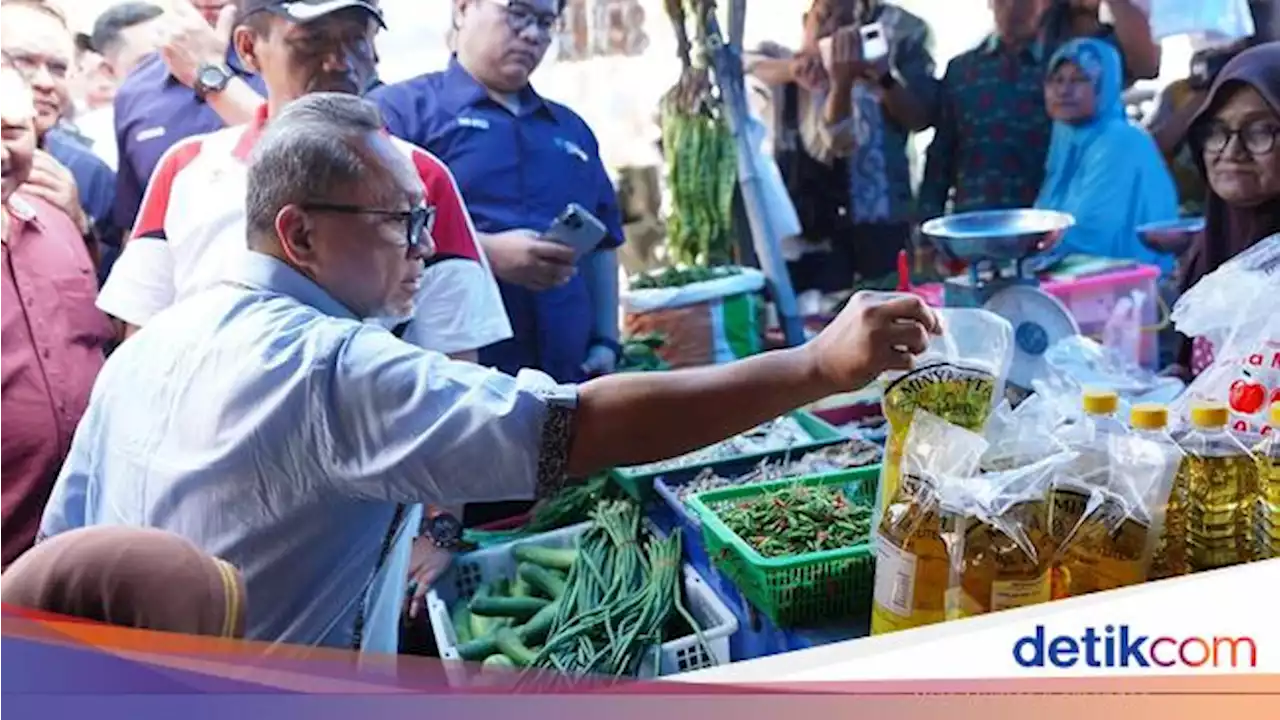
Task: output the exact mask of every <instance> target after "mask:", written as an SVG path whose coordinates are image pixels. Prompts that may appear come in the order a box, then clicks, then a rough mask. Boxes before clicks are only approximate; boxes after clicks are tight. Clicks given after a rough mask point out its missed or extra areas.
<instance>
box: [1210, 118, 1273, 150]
mask: <svg viewBox="0 0 1280 720" xmlns="http://www.w3.org/2000/svg"><path fill="white" fill-rule="evenodd" d="M1277 136H1280V125H1276V124H1275V123H1274V122H1272V121H1270V120H1259V121H1257V122H1252V123H1249V124H1248V125H1245V126H1244V127H1240V128H1235V129H1232V128H1229V127H1227V126H1226V125H1224V124H1222V123H1213V124H1211V125H1209V127H1208V128H1206V129H1205V131H1204V134H1203V135H1202V136H1201V142H1203V143H1204V149H1205V150H1206V151H1207V152H1211V153H1221V152H1223V151H1225V150H1226V149H1227V146H1228V145H1230V144H1231V140H1232V138H1237V137H1238V138H1240V142H1241V143H1242V144H1243V145H1244V149H1245V150H1248V151H1249V154H1250V155H1266V154H1267V153H1269V152H1271V151H1272V150H1274V149H1275V147H1276V137H1277Z"/></svg>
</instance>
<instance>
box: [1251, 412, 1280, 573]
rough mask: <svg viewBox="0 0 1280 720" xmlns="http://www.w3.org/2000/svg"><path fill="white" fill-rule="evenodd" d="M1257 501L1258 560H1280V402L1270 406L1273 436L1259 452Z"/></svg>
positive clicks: (1264, 443)
mask: <svg viewBox="0 0 1280 720" xmlns="http://www.w3.org/2000/svg"><path fill="white" fill-rule="evenodd" d="M1257 457H1258V502H1257V517H1256V518H1255V520H1254V529H1255V532H1256V535H1257V543H1256V547H1255V552H1254V555H1255V556H1256V557H1257V558H1258V559H1259V560H1262V559H1266V558H1274V557H1280V402H1275V403H1272V404H1271V433H1270V434H1269V435H1267V437H1266V438H1264V439H1263V441H1262V444H1261V445H1259V446H1258V449H1257Z"/></svg>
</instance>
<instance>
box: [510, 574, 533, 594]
mask: <svg viewBox="0 0 1280 720" xmlns="http://www.w3.org/2000/svg"><path fill="white" fill-rule="evenodd" d="M532 595H533V588H531V587H529V583H527V582H525V581H524V578H522V577H520V576H516V581H515V582H513V583H511V597H532Z"/></svg>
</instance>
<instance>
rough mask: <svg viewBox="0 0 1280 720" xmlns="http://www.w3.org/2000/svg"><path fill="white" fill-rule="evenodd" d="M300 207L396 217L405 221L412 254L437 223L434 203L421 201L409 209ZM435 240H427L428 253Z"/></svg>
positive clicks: (408, 251)
mask: <svg viewBox="0 0 1280 720" xmlns="http://www.w3.org/2000/svg"><path fill="white" fill-rule="evenodd" d="M298 207H300V208H302V209H303V210H309V211H313V212H332V213H341V214H344V215H374V216H377V217H389V218H396V219H397V220H400V221H402V222H404V223H405V245H404V249H405V255H406V256H408V255H412V254H413V252H414V251H415V250H418V249H420V248H421V247H422V246H423V238H424V237H428V236H430V235H431V232H432V230H433V229H434V228H435V224H436V209H435V206H433V205H428V204H426V203H420V204H418V205H417V206H415V207H413V208H411V209H409V210H384V209H382V208H370V207H364V206H362V205H348V204H346V203H328V202H309V203H302V204H300V205H298ZM433 245H434V242H433V241H432V240H427V241H426V247H427V250H426V252H427V254H430V253H431V252H432V251H433Z"/></svg>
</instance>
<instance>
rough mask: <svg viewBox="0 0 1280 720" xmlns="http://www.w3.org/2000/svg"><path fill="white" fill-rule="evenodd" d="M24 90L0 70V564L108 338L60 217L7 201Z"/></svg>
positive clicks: (25, 115)
mask: <svg viewBox="0 0 1280 720" xmlns="http://www.w3.org/2000/svg"><path fill="white" fill-rule="evenodd" d="M34 118H35V108H34V105H33V104H32V100H31V92H30V90H29V89H28V88H27V87H26V85H25V84H24V83H23V81H22V78H21V76H19V75H18V74H17V72H16V71H14V70H13V69H11V68H7V67H5V68H0V124H2V125H0V130H2V133H3V136H2V139H3V142H0V147H3V153H2V159H3V164H2V169H0V240H3V243H2V245H3V259H2V262H3V266H4V267H3V272H2V273H0V276H2V277H0V350H2V352H0V375H2V376H3V377H2V378H0V388H2V390H0V479H2V482H3V512H4V516H3V523H2V524H0V535H3V558H2V560H3V566H4V567H8V565H9V563H11V562H13V560H14V559H16V558H17V557H18V556H19V555H21V554H22V553H23V552H25V551H26V550H27V548H29V547H31V545H32V543H34V542H35V537H36V530H37V529H38V527H39V525H40V515H41V513H43V512H44V505H45V502H46V501H47V500H48V498H49V491H50V490H51V489H52V487H53V481H54V479H55V478H56V477H57V475H58V469H59V468H60V467H61V466H62V461H63V458H64V457H65V456H66V453H67V450H68V448H69V447H70V445H71V435H72V433H74V432H75V429H76V423H77V422H79V420H80V415H81V413H83V412H84V408H85V406H86V405H87V404H88V402H89V391H90V389H91V388H92V387H93V380H94V378H95V377H97V374H98V370H99V369H100V368H101V367H102V361H103V348H104V347H105V345H106V343H107V342H108V341H109V340H110V339H111V337H112V336H113V330H112V327H111V324H110V322H109V321H108V320H107V318H106V316H104V315H103V314H102V313H101V312H100V311H99V310H98V309H97V308H96V307H95V306H94V301H95V299H96V295H97V287H98V283H97V277H96V275H95V274H94V268H93V263H92V262H91V261H90V259H89V252H88V250H87V249H86V248H85V244H84V240H83V239H81V237H80V231H79V230H78V229H77V228H76V226H75V224H74V223H73V222H72V221H71V218H69V217H68V216H67V215H66V213H65V212H63V211H62V210H59V209H58V208H56V207H55V206H53V205H51V204H49V203H47V202H45V201H44V200H41V199H39V198H36V197H30V196H24V195H20V194H15V191H16V190H17V188H18V187H19V186H20V185H22V183H24V182H26V180H27V177H28V175H29V174H30V172H31V164H32V155H33V153H34V152H35V145H36V132H35V127H34V124H33V120H34Z"/></svg>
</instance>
